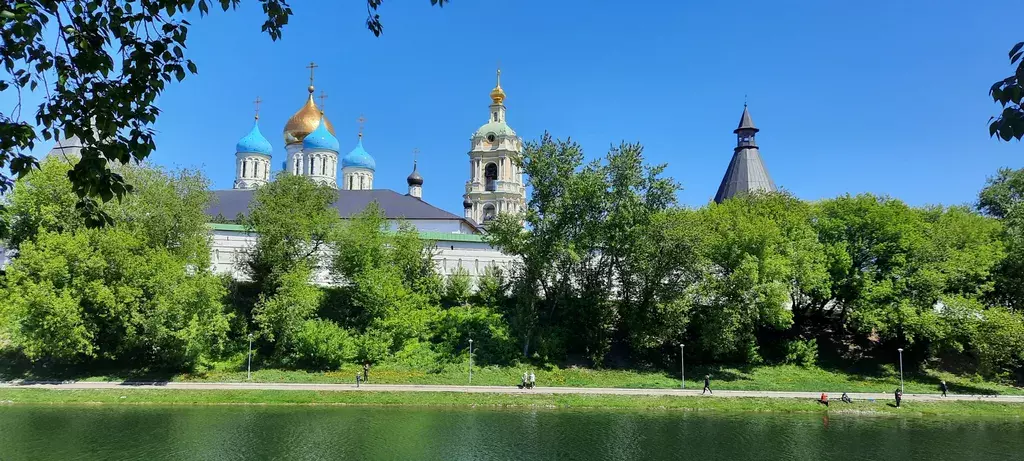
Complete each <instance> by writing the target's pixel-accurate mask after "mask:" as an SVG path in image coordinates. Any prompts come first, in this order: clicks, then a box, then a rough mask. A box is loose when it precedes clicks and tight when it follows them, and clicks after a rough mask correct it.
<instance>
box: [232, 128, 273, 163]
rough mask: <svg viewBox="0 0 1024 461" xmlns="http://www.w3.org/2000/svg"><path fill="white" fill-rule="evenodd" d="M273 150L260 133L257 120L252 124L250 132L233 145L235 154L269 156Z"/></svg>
mask: <svg viewBox="0 0 1024 461" xmlns="http://www.w3.org/2000/svg"><path fill="white" fill-rule="evenodd" d="M273 150H274V148H273V146H271V145H270V141H267V138H265V137H263V133H260V125H259V120H257V121H256V122H255V123H253V124H252V130H250V131H249V134H247V135H245V137H243V138H242V139H239V140H238V144H235V152H238V153H253V154H262V155H270V154H271V152H272V151H273Z"/></svg>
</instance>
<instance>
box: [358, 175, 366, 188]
mask: <svg viewBox="0 0 1024 461" xmlns="http://www.w3.org/2000/svg"><path fill="white" fill-rule="evenodd" d="M364 179H366V177H365V176H363V175H359V190H363V189H365V188H366V186H364V184H365V183H364V182H363V180H364Z"/></svg>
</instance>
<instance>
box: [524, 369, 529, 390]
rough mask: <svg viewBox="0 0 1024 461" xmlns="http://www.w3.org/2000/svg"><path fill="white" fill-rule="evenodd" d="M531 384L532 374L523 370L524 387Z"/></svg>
mask: <svg viewBox="0 0 1024 461" xmlns="http://www.w3.org/2000/svg"><path fill="white" fill-rule="evenodd" d="M528 385H530V375H529V374H528V373H527V372H525V371H524V372H523V389H526V386H528Z"/></svg>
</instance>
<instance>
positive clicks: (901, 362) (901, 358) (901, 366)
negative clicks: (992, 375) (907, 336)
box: [896, 347, 903, 394]
mask: <svg viewBox="0 0 1024 461" xmlns="http://www.w3.org/2000/svg"><path fill="white" fill-rule="evenodd" d="M896 350H898V351H900V393H901V394H902V393H903V348H902V347H901V348H899V349H896Z"/></svg>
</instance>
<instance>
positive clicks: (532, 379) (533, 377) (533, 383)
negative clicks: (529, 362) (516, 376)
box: [530, 371, 537, 389]
mask: <svg viewBox="0 0 1024 461" xmlns="http://www.w3.org/2000/svg"><path fill="white" fill-rule="evenodd" d="M534 387H537V375H535V374H533V372H532V371H531V372H530V389H533V388H534Z"/></svg>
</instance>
